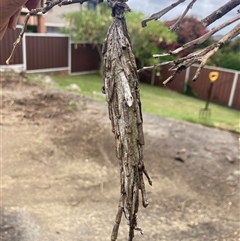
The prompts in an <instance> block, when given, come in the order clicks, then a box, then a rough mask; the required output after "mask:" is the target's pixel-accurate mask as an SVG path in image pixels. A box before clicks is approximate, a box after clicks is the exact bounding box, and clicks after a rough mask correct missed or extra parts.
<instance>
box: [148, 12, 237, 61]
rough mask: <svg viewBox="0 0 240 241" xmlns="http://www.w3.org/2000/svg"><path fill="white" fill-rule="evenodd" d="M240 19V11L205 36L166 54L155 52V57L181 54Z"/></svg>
mask: <svg viewBox="0 0 240 241" xmlns="http://www.w3.org/2000/svg"><path fill="white" fill-rule="evenodd" d="M239 19H240V13H238V15H237V16H236V17H234V18H231V19H230V20H228V21H226V22H224V23H222V24H220V25H218V26H217V27H214V28H213V29H212V30H210V31H209V32H207V33H206V34H204V35H203V36H201V37H199V38H197V39H194V40H192V41H190V42H188V43H186V44H184V45H182V46H181V47H179V48H177V49H175V50H173V51H169V53H165V54H154V55H153V57H154V58H158V57H164V56H169V55H176V54H179V53H180V52H182V51H183V50H185V49H187V48H189V47H191V46H193V45H199V44H202V43H203V42H205V41H206V40H208V39H209V38H210V37H211V36H212V35H213V34H215V33H217V32H218V31H220V30H221V29H223V28H225V27H226V26H228V25H230V24H232V23H234V22H236V21H237V20H239Z"/></svg>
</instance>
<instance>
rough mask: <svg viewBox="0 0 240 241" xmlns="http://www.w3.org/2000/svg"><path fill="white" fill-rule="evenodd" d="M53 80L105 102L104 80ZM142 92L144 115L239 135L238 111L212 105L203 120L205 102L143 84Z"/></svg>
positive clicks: (91, 77)
mask: <svg viewBox="0 0 240 241" xmlns="http://www.w3.org/2000/svg"><path fill="white" fill-rule="evenodd" d="M52 78H53V79H54V80H55V81H56V82H57V83H58V84H59V86H60V88H61V89H65V90H66V88H67V86H69V85H70V84H72V83H75V84H77V85H78V86H79V87H80V89H81V91H80V92H79V93H80V94H82V95H85V96H87V97H90V98H93V99H96V100H100V101H105V96H104V95H103V94H101V88H102V79H101V77H100V76H99V75H79V76H56V75H54V76H52ZM140 91H141V92H140V93H141V101H142V108H143V112H145V113H149V114H154V115H160V116H165V117H170V118H174V119H178V120H185V121H189V122H194V123H200V124H203V125H207V126H213V127H218V128H222V129H227V130H231V131H237V132H240V125H239V118H240V115H239V114H240V112H239V111H236V110H232V109H230V108H227V107H223V106H220V105H216V104H212V103H210V106H209V108H210V109H211V118H210V119H209V120H204V119H201V118H199V110H200V109H201V108H204V106H205V101H202V100H198V99H196V98H192V97H188V96H186V95H183V94H179V93H177V92H173V91H170V90H167V89H164V88H160V87H153V86H151V85H147V84H140Z"/></svg>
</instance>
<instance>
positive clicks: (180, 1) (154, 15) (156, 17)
mask: <svg viewBox="0 0 240 241" xmlns="http://www.w3.org/2000/svg"><path fill="white" fill-rule="evenodd" d="M185 1H186V0H178V1H177V2H175V3H172V4H171V5H170V6H168V7H166V8H164V9H163V10H161V11H160V12H157V13H154V14H153V15H151V16H150V17H149V18H146V19H144V20H143V21H142V27H146V26H147V22H149V21H151V20H158V19H159V18H161V17H162V16H163V15H165V14H166V13H167V12H169V11H171V10H172V9H173V8H175V7H176V6H178V5H179V4H181V3H183V2H185Z"/></svg>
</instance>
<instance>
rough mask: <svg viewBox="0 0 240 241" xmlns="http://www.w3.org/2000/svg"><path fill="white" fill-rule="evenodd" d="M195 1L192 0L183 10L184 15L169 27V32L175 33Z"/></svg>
mask: <svg viewBox="0 0 240 241" xmlns="http://www.w3.org/2000/svg"><path fill="white" fill-rule="evenodd" d="M196 1H197V0H192V1H191V2H190V3H189V4H188V6H187V8H186V9H185V11H184V13H183V14H182V16H181V17H180V18H179V19H178V20H177V22H176V23H175V24H173V25H172V26H170V27H169V30H171V31H176V30H177V29H178V28H179V24H180V23H181V21H182V20H183V18H184V17H185V16H186V14H187V12H188V11H189V9H191V8H192V7H193V5H194V3H195V2H196Z"/></svg>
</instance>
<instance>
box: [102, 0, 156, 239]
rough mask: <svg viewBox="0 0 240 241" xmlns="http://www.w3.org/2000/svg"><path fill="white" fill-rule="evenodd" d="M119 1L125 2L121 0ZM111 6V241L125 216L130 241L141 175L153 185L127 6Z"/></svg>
mask: <svg viewBox="0 0 240 241" xmlns="http://www.w3.org/2000/svg"><path fill="white" fill-rule="evenodd" d="M122 2H125V1H124V0H123V1H122ZM109 5H110V6H111V7H112V13H113V16H114V21H113V23H112V24H111V26H110V27H109V30H108V33H107V38H106V40H105V42H104V44H103V50H102V53H103V57H104V69H103V93H105V94H106V100H107V102H108V110H109V118H110V120H111V123H112V131H113V133H114V135H115V142H116V156H117V158H118V159H119V164H120V182H121V193H120V202H119V208H118V213H117V216H116V221H115V225H114V227H113V231H112V237H111V240H112V241H115V240H116V239H117V235H118V228H119V225H120V222H121V216H122V213H124V215H125V217H126V219H127V220H128V224H129V241H131V240H133V237H134V230H139V231H140V232H141V229H140V228H138V227H137V212H138V206H139V190H141V193H142V203H143V206H144V207H147V205H148V200H147V197H146V193H145V185H144V180H143V173H144V174H145V175H146V176H147V178H148V181H149V183H150V185H151V184H152V182H151V179H150V178H149V176H148V174H147V172H146V169H145V167H144V163H143V150H142V145H144V136H143V128H142V124H143V119H142V112H141V102H140V94H139V88H138V84H139V83H138V75H137V68H136V63H135V57H134V55H133V53H132V47H131V42H130V37H129V34H128V30H127V26H126V22H125V18H124V11H125V9H126V8H127V5H126V3H120V1H118V2H115V4H112V5H111V4H109Z"/></svg>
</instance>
